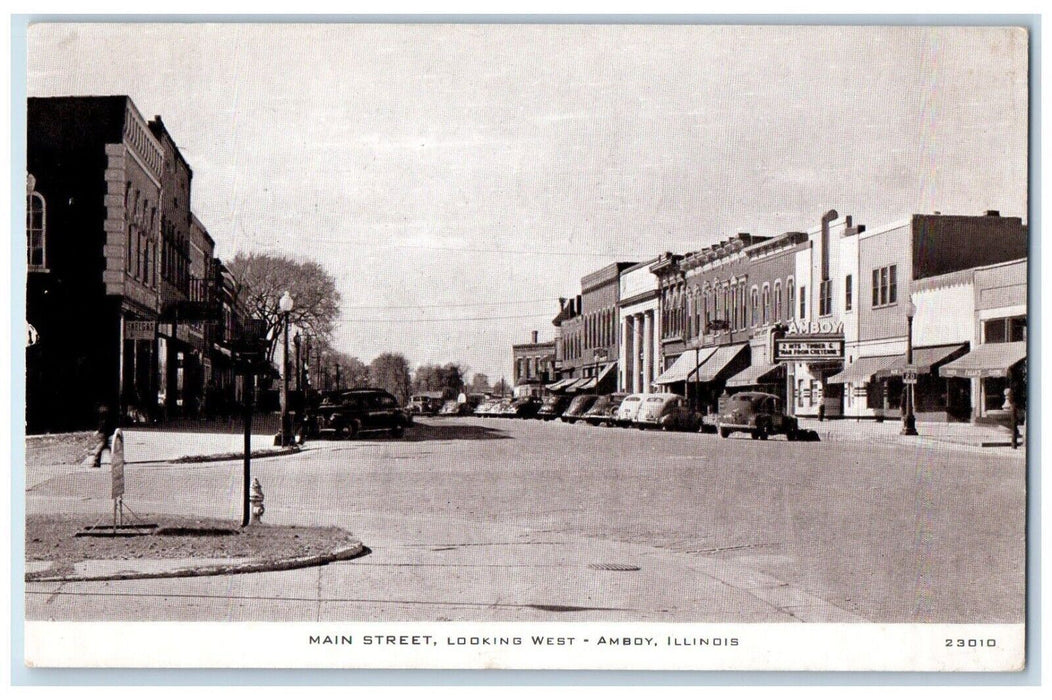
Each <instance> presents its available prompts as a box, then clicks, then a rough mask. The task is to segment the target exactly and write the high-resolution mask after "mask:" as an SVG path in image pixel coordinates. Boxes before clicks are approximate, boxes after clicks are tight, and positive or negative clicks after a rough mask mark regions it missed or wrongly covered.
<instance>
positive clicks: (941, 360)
mask: <svg viewBox="0 0 1052 700" xmlns="http://www.w3.org/2000/svg"><path fill="white" fill-rule="evenodd" d="M967 347H968V346H967V344H966V343H956V344H954V345H935V346H931V347H926V348H913V366H914V367H916V368H917V374H931V371H932V369H938V368H939V366H940V365H942V364H945V363H946V362H947V361H949V360H951V359H955V358H957V357H960V356H961V355H963V354H964V351H965V349H966V348H967ZM905 371H906V356H905V355H899V356H898V358H897V359H896V360H895V362H894V363H893V364H892V365H891V366H890V367H885V368H884V369H882V370H880V371H878V372H877V375H876V376H877V378H878V379H883V378H885V377H901V376H902V374H903V372H905Z"/></svg>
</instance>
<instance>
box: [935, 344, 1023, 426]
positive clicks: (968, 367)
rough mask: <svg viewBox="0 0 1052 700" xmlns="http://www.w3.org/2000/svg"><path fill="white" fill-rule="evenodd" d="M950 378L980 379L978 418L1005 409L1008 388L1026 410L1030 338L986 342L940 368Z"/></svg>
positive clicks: (941, 374)
mask: <svg viewBox="0 0 1052 700" xmlns="http://www.w3.org/2000/svg"><path fill="white" fill-rule="evenodd" d="M939 376H941V377H945V378H947V379H951V380H952V379H968V380H972V379H974V380H978V383H979V392H978V396H977V397H976V398H977V399H978V400H977V401H976V402H975V404H976V405H975V411H976V415H975V417H976V418H977V419H984V418H992V417H996V416H997V415H999V413H1000V412H1002V411H1004V410H1005V408H1004V405H1005V396H1006V395H1005V390H1007V389H1011V390H1012V398H1013V400H1014V402H1015V404H1016V406H1017V407H1019V408H1020V409H1025V407H1026V395H1027V367H1026V341H1017V342H1012V343H983V344H982V345H980V346H979V347H977V348H976V349H975V350H972V351H971V352H969V353H968V354H966V355H963V356H961V357H959V358H957V359H955V360H954V361H952V362H949V363H947V364H945V365H943V366H942V367H941V368H939Z"/></svg>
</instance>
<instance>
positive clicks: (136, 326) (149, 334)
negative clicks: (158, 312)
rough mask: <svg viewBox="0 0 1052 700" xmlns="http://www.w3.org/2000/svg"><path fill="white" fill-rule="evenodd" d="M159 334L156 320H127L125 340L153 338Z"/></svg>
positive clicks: (125, 323)
mask: <svg viewBox="0 0 1052 700" xmlns="http://www.w3.org/2000/svg"><path fill="white" fill-rule="evenodd" d="M156 335H157V322H156V321H125V322H124V338H125V340H153V339H154V338H155V337H156Z"/></svg>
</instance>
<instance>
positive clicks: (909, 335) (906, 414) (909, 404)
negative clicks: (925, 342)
mask: <svg viewBox="0 0 1052 700" xmlns="http://www.w3.org/2000/svg"><path fill="white" fill-rule="evenodd" d="M916 315H917V307H916V306H915V305H914V303H913V299H912V298H910V299H908V300H907V301H906V371H905V372H903V380H904V381H905V382H906V405H905V406H903V411H902V431H901V434H902V435H916V434H917V417H916V416H915V415H914V414H913V392H914V382H916V381H917V375H916V372H915V371H914V367H913V317H914V316H916ZM907 374H908V375H910V376H909V377H907V376H906V375H907Z"/></svg>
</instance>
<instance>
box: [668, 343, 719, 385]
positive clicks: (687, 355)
mask: <svg viewBox="0 0 1052 700" xmlns="http://www.w3.org/2000/svg"><path fill="white" fill-rule="evenodd" d="M716 350H717V348H701V349H700V350H687V351H686V352H684V353H683V354H682V355H680V356H679V357H677V358H676V361H675V362H673V363H672V365H671V366H670V367H669V368H668V369H666V370H665V371H664V372H662V373H661V374H660V375H659V376H658V378H657V379H655V380H654V383H655V384H674V383H676V382H685V381H687V375H690V374H693V373H694V370H695V369H697V367H698V366H699V365H701V364H702V363H703V362H705V361H706V360H708V359H709V358H710V357H712V355H713V354H714V353H715V352H716ZM691 378H692V379H693V377H691Z"/></svg>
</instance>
